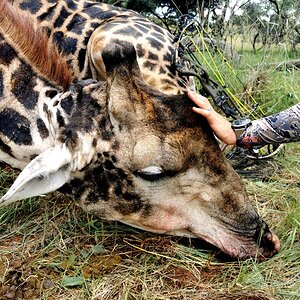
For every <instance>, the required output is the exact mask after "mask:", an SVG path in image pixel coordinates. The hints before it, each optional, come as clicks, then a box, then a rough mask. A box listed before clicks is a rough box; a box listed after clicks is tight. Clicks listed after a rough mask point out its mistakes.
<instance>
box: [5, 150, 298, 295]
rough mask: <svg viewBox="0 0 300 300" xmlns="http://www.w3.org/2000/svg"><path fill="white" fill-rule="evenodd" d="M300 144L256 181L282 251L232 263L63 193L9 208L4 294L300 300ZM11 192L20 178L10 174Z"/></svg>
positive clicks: (258, 200)
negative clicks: (98, 212)
mask: <svg viewBox="0 0 300 300" xmlns="http://www.w3.org/2000/svg"><path fill="white" fill-rule="evenodd" d="M299 149H300V147H299V145H294V146H291V145H290V146H289V147H288V149H287V150H286V154H285V156H284V157H281V158H279V159H280V161H281V163H282V164H284V165H285V166H286V167H285V169H284V170H283V171H282V173H281V174H278V175H276V174H275V176H274V177H273V178H272V179H271V181H269V182H261V181H247V186H248V191H249V194H250V196H251V199H252V201H253V203H254V205H255V206H256V207H257V209H258V211H259V212H260V214H261V215H262V216H263V217H264V218H265V219H266V220H267V222H268V223H269V224H270V225H271V227H272V228H274V230H275V232H276V233H277V234H278V235H279V237H280V239H281V243H282V250H281V252H280V253H279V254H278V255H277V256H275V257H274V258H272V259H270V260H268V261H265V262H263V263H260V264H257V263H256V262H254V261H253V260H247V261H245V262H241V261H232V260H230V259H228V258H226V257H224V256H222V255H221V254H220V253H219V252H218V250H217V249H215V248H213V247H211V246H210V245H207V244H206V243H205V242H202V241H199V240H189V239H185V238H176V237H168V236H161V235H156V234H151V233H146V232H143V231H139V230H136V229H133V228H130V227H128V226H125V225H122V224H119V223H116V222H102V221H101V220H98V219H96V218H94V217H92V216H89V215H87V214H85V213H84V212H83V211H81V209H80V208H77V207H76V206H75V205H74V203H72V202H71V201H69V200H68V199H65V198H63V197H62V196H60V195H49V196H47V197H40V198H36V199H31V200H25V201H23V202H21V203H19V204H14V205H10V206H8V207H5V208H2V209H1V210H0V216H1V217H0V233H1V235H0V243H1V246H0V255H1V259H0V280H1V287H0V291H1V292H0V295H1V296H0V299H107V300H110V299H240V300H244V299H253V300H258V299H260V300H261V299H263V300H271V299H295V300H296V299H299V295H300V285H299V282H300V267H299V257H300V247H299V244H300V241H299V236H300V230H299V228H300V222H299V220H300V203H299V182H300V151H299ZM1 177H2V182H3V179H4V178H5V179H6V181H4V182H5V183H4V184H3V186H2V193H3V192H4V190H5V188H7V186H8V185H9V184H10V183H11V180H12V176H11V173H10V169H4V170H3V171H2V172H1Z"/></svg>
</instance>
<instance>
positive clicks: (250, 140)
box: [187, 89, 300, 148]
mask: <svg viewBox="0 0 300 300" xmlns="http://www.w3.org/2000/svg"><path fill="white" fill-rule="evenodd" d="M187 95H188V97H189V98H190V99H191V100H192V101H193V102H194V103H195V104H196V105H197V107H193V111H194V112H196V113H198V114H200V115H202V116H204V117H205V118H206V119H207V121H208V123H209V125H210V126H211V128H212V130H213V131H214V133H215V134H216V136H217V137H218V138H219V139H220V140H221V141H223V142H224V143H226V144H228V145H234V144H237V146H239V147H244V148H251V147H254V146H264V145H267V144H281V143H289V142H296V141H300V103H299V104H296V105H294V106H292V107H290V108H288V109H286V110H283V111H281V112H279V113H277V114H274V115H271V116H268V117H264V118H262V119H258V120H254V121H252V122H251V125H250V126H248V127H247V128H246V129H245V131H244V132H243V133H242V134H241V135H240V136H239V137H238V138H237V137H236V134H235V132H234V130H233V129H232V127H231V123H230V122H229V121H228V120H226V119H225V118H224V117H223V116H221V115H220V114H218V113H217V112H216V111H215V110H214V109H213V108H212V106H211V105H210V103H209V101H208V100H207V98H205V97H203V96H201V95H199V94H197V93H195V92H193V91H191V90H189V89H187Z"/></svg>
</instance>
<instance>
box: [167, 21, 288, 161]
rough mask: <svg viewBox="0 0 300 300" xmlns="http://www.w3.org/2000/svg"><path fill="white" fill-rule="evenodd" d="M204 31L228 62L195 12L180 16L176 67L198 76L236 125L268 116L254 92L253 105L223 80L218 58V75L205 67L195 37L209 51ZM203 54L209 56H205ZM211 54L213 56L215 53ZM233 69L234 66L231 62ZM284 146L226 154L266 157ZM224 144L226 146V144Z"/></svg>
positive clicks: (205, 93)
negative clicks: (246, 101) (242, 99)
mask: <svg viewBox="0 0 300 300" xmlns="http://www.w3.org/2000/svg"><path fill="white" fill-rule="evenodd" d="M204 35H205V37H206V40H208V41H209V44H210V47H212V48H213V49H214V50H218V53H220V54H221V56H222V60H223V61H226V63H227V64H228V61H227V59H226V57H225V56H224V55H223V54H222V51H221V50H220V49H218V47H217V45H216V43H215V42H214V40H213V39H212V38H211V37H210V36H209V35H208V34H207V33H206V32H205V30H204V28H203V26H202V25H201V24H200V22H199V21H198V20H197V19H196V18H195V17H193V16H191V15H183V16H181V17H180V18H179V20H178V25H177V29H176V32H175V34H174V41H173V42H174V46H175V53H174V56H173V65H174V66H175V67H176V70H177V71H178V72H179V73H180V74H181V75H182V76H186V77H192V78H194V79H196V80H195V81H196V83H197V82H198V84H197V85H196V91H197V92H198V93H200V94H201V95H203V96H205V97H209V98H211V99H212V100H213V102H214V105H215V106H216V107H217V108H219V110H220V111H221V112H222V113H223V114H224V115H225V116H226V117H227V118H229V119H232V121H233V126H235V124H239V125H240V124H244V122H243V120H245V119H247V120H248V123H247V124H249V122H251V120H250V119H251V118H252V119H258V118H262V117H264V116H265V114H264V112H263V111H262V109H261V108H260V107H259V105H258V103H257V102H256V101H255V99H254V98H253V97H252V96H251V95H250V94H248V96H249V98H250V99H252V100H253V105H252V107H250V108H249V107H247V105H246V104H245V103H243V102H242V101H241V100H240V99H238V98H237V97H236V96H235V95H234V93H232V92H231V90H230V89H229V87H228V85H227V84H226V83H225V81H224V80H223V78H222V76H221V74H220V72H219V70H218V67H217V64H216V63H215V61H213V65H214V68H215V69H214V70H212V68H211V70H212V73H213V74H214V75H216V76H214V77H216V79H213V78H212V77H211V76H210V75H209V73H208V72H207V71H206V69H205V68H204V67H203V65H202V64H201V62H200V59H199V58H198V57H199V54H201V51H200V50H199V47H198V46H197V44H196V42H195V40H196V39H198V40H199V37H200V40H201V43H202V44H203V46H204V47H203V48H205V51H207V52H209V48H208V46H207V45H206V42H205V40H204V38H203V36H204ZM197 54H198V55H197ZM197 56H198V57H197ZM201 57H202V58H203V59H204V60H206V58H205V57H204V56H201ZM210 58H211V59H212V60H213V58H212V56H211V55H210ZM230 69H231V70H233V69H232V67H231V66H230ZM239 81H240V82H241V80H239ZM282 147H283V146H282V145H278V144H274V145H268V146H264V147H256V148H250V149H242V148H238V147H235V148H234V149H233V150H232V151H230V152H228V153H227V154H226V156H227V157H228V158H229V159H233V158H234V159H236V158H237V156H238V157H239V158H242V159H244V158H247V159H252V160H257V159H266V158H270V157H272V156H273V155H275V154H277V153H278V152H279V151H280V150H281V149H282ZM222 148H224V149H225V148H226V147H222Z"/></svg>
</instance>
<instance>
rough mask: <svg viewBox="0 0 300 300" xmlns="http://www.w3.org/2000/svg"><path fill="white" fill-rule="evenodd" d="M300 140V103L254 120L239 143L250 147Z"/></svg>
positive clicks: (241, 145) (239, 139)
mask: <svg viewBox="0 0 300 300" xmlns="http://www.w3.org/2000/svg"><path fill="white" fill-rule="evenodd" d="M297 141H300V103H299V104H296V105H294V106H292V107H290V108H288V109H286V110H283V111H282V112H279V113H277V114H274V115H271V116H269V117H265V118H262V119H259V120H254V121H252V123H251V125H250V126H249V127H248V128H247V129H246V130H245V132H244V133H243V134H242V135H241V136H240V137H239V138H238V140H237V145H238V146H240V147H245V148H250V147H253V146H264V145H266V144H281V143H289V142H297Z"/></svg>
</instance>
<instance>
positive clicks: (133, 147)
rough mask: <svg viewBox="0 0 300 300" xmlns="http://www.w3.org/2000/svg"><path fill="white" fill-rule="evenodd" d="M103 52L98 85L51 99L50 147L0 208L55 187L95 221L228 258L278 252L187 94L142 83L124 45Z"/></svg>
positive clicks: (78, 86) (276, 242)
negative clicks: (194, 243)
mask: <svg viewBox="0 0 300 300" xmlns="http://www.w3.org/2000/svg"><path fill="white" fill-rule="evenodd" d="M102 56H103V61H104V63H105V67H106V70H107V80H106V81H105V82H84V83H82V82H77V83H73V84H72V85H71V86H70V87H69V88H68V90H67V91H65V92H63V93H59V94H57V95H56V96H55V97H54V99H53V101H52V107H49V110H50V112H51V113H52V116H53V118H52V119H53V120H55V121H53V122H54V123H55V124H54V125H53V127H54V128H55V144H54V145H53V147H51V148H49V149H47V150H46V151H44V152H43V153H41V154H39V155H38V156H37V157H36V158H34V159H33V160H32V161H31V162H30V163H29V164H28V165H27V166H26V167H25V168H24V170H23V171H22V172H21V174H20V175H19V177H18V178H17V179H16V181H15V182H14V184H13V185H12V187H11V188H10V189H9V191H8V192H7V193H6V194H5V195H4V196H3V197H2V198H1V200H0V205H5V204H8V203H11V202H14V201H17V200H20V199H24V198H28V197H32V196H37V195H40V194H44V193H48V192H50V191H53V190H56V189H59V190H60V191H61V192H62V193H65V194H67V195H70V196H72V197H73V198H74V199H75V201H77V202H78V204H79V205H80V206H81V207H83V209H85V210H86V211H88V212H90V213H93V214H96V215H97V216H99V217H101V218H105V219H109V220H119V221H121V222H124V223H126V224H129V225H132V226H135V227H138V228H142V229H145V230H148V231H152V232H157V233H166V234H174V235H186V236H190V237H199V238H202V239H205V240H207V241H208V242H210V243H212V244H214V245H215V246H217V247H219V248H220V249H221V250H222V251H223V252H225V253H227V254H229V255H231V256H233V257H238V258H242V259H245V258H248V257H258V258H259V259H264V258H267V257H271V256H272V255H274V254H275V253H277V252H278V250H279V240H278V238H277V236H276V235H274V234H272V233H271V232H270V231H269V229H268V227H267V225H266V224H265V223H264V221H263V220H262V219H261V218H260V217H259V216H258V214H257V213H256V212H255V210H254V209H253V207H252V206H251V204H250V202H249V199H248V197H247V195H246V193H245V188H244V185H243V183H242V182H241V180H240V179H239V177H238V175H237V174H236V173H235V172H234V170H233V169H232V167H231V166H230V165H229V164H228V163H227V162H226V160H225V158H224V157H223V155H222V153H221V151H220V149H219V147H218V145H217V142H216V141H215V139H214V136H213V134H212V132H211V130H210V128H209V126H208V124H207V122H206V120H204V119H203V118H201V117H200V116H197V115H195V114H194V113H193V112H192V110H191V103H190V101H189V100H188V99H187V97H186V95H176V96H169V95H165V94H163V93H161V92H159V91H157V90H155V89H152V88H151V87H150V86H148V85H147V84H146V83H145V82H144V81H143V80H142V76H141V73H140V69H139V67H138V64H137V60H136V52H135V50H134V47H132V46H131V45H130V44H128V43H120V44H116V45H113V46H109V47H107V48H105V50H104V51H103V54H102Z"/></svg>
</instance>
